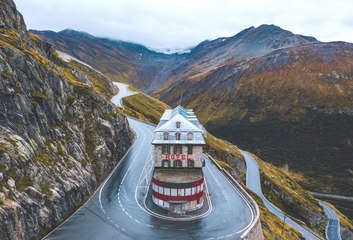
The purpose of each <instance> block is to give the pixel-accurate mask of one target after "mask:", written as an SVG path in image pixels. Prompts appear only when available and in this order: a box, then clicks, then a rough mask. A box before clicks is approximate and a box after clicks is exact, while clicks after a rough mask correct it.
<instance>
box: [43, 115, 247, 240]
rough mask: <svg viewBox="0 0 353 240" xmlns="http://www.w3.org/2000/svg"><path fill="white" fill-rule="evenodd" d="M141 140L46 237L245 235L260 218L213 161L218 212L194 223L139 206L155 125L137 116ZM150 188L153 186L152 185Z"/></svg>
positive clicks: (209, 169)
mask: <svg viewBox="0 0 353 240" xmlns="http://www.w3.org/2000/svg"><path fill="white" fill-rule="evenodd" d="M129 123H130V126H131V127H132V129H133V130H134V131H135V132H136V135H137V138H136V141H135V143H134V144H133V146H132V148H131V149H130V151H129V152H128V154H127V155H126V156H125V157H124V159H122V161H121V164H119V165H118V167H117V168H116V169H115V170H114V171H113V172H112V174H111V175H110V176H109V177H108V178H107V180H106V181H105V182H104V183H103V184H102V185H101V187H100V188H99V189H98V190H97V191H96V192H95V193H94V194H93V196H92V197H91V198H90V200H89V201H88V202H87V203H86V204H85V205H83V207H81V208H80V209H79V210H78V211H77V212H76V213H75V214H73V215H72V216H71V217H70V218H69V219H68V220H67V221H65V222H64V223H63V224H61V225H60V226H59V227H58V228H56V229H55V230H54V231H52V232H51V233H50V234H49V235H47V236H46V237H45V239H92V240H93V239H119V240H120V239H239V237H240V235H241V234H242V233H243V232H244V231H245V230H246V229H247V227H248V226H249V225H250V224H251V223H252V221H253V219H254V213H253V212H252V209H251V208H250V206H249V205H248V203H247V201H246V200H244V198H243V196H242V195H241V194H240V193H239V192H238V191H237V190H236V189H235V188H234V187H233V186H232V184H231V183H230V182H229V181H228V180H227V179H226V178H225V177H224V175H223V174H222V173H221V172H220V171H219V170H218V169H217V168H216V166H214V165H213V164H212V163H211V162H210V161H208V160H207V161H206V167H204V168H203V171H204V175H205V179H206V182H207V187H208V190H209V193H210V196H209V197H210V201H211V204H212V210H211V211H210V212H209V213H208V214H207V215H206V216H204V217H202V218H200V219H197V220H190V221H171V220H166V219H162V218H159V217H156V216H154V215H153V214H151V213H149V212H148V211H146V209H144V207H143V206H141V205H140V204H138V199H137V197H136V188H138V187H140V186H139V184H141V182H140V181H139V180H140V179H141V176H142V177H143V174H145V172H146V171H144V168H145V163H146V161H148V159H149V157H150V156H149V154H150V151H151V147H152V145H151V141H152V139H153V135H154V132H153V131H154V127H153V126H151V125H148V124H145V123H142V122H139V121H136V120H133V119H129ZM146 187H148V186H146Z"/></svg>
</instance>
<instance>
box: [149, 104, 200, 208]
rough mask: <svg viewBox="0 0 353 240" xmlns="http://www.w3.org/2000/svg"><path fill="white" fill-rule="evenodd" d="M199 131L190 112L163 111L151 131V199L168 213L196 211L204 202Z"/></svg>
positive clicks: (180, 108)
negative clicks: (152, 148) (152, 159)
mask: <svg viewBox="0 0 353 240" xmlns="http://www.w3.org/2000/svg"><path fill="white" fill-rule="evenodd" d="M203 134H204V131H203V128H202V126H201V125H200V123H199V121H198V120H197V118H196V116H195V114H194V112H193V111H192V110H191V109H185V108H183V107H181V106H178V107H176V108H175V109H173V110H166V111H165V112H164V114H163V116H162V117H161V119H160V122H159V124H158V126H157V128H156V130H155V137H154V140H153V142H152V144H153V145H154V166H155V168H154V173H153V178H152V199H153V202H154V203H155V204H156V205H158V206H159V207H161V208H164V209H167V210H169V211H170V212H172V213H184V212H186V211H192V210H196V209H198V208H200V207H202V206H203V202H204V178H203V173H202V167H203V166H204V162H203V159H202V153H203V146H204V145H205V140H204V138H203Z"/></svg>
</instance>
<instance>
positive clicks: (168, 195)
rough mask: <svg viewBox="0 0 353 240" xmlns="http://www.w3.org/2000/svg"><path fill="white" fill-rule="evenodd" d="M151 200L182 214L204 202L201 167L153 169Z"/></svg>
mask: <svg viewBox="0 0 353 240" xmlns="http://www.w3.org/2000/svg"><path fill="white" fill-rule="evenodd" d="M152 200H153V202H154V203H155V204H156V205H157V206H159V207H161V208H164V209H166V210H168V211H170V212H171V213H176V214H183V213H185V212H189V211H194V210H197V209H199V208H201V207H202V206H203V204H204V179H203V174H202V170H201V169H183V170H178V169H155V171H154V174H153V178H152Z"/></svg>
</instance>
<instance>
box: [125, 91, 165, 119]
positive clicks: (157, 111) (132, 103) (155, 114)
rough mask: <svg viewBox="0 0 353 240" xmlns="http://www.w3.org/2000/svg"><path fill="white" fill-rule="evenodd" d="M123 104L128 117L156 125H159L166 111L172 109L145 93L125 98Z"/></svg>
mask: <svg viewBox="0 0 353 240" xmlns="http://www.w3.org/2000/svg"><path fill="white" fill-rule="evenodd" d="M123 104H124V106H125V112H126V113H127V114H128V115H131V116H133V117H136V118H138V119H141V120H144V121H148V122H151V123H154V124H158V122H159V119H160V118H161V116H162V114H163V113H164V111H165V110H166V109H168V108H170V107H169V106H168V105H166V104H165V103H163V102H161V101H159V100H157V99H155V98H152V97H150V96H148V95H146V94H143V93H138V94H135V95H132V96H128V97H125V98H123Z"/></svg>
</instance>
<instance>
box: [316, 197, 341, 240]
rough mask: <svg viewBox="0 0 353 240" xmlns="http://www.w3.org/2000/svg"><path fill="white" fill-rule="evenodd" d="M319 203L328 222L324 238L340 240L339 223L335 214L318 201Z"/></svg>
mask: <svg viewBox="0 0 353 240" xmlns="http://www.w3.org/2000/svg"><path fill="white" fill-rule="evenodd" d="M319 203H320V205H321V206H322V207H323V208H324V210H325V213H326V215H327V217H328V222H327V226H326V237H327V238H328V239H329V240H341V239H342V238H341V233H340V221H339V218H338V216H337V214H336V212H335V211H334V210H333V209H332V208H330V207H329V206H328V205H327V204H325V203H324V202H322V201H320V202H319Z"/></svg>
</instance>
